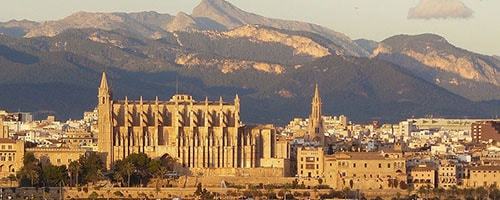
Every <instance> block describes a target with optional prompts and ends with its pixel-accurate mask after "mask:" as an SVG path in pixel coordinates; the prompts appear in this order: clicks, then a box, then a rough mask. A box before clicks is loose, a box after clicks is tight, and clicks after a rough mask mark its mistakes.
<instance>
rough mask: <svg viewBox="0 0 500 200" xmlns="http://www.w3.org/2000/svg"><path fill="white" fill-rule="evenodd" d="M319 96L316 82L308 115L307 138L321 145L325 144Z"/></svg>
mask: <svg viewBox="0 0 500 200" xmlns="http://www.w3.org/2000/svg"><path fill="white" fill-rule="evenodd" d="M321 106H322V102H321V96H320V95H319V86H318V84H316V87H315V89H314V96H313V98H312V102H311V115H310V116H309V128H308V135H307V136H308V138H307V139H309V140H313V141H318V142H319V143H320V144H321V145H322V146H324V145H325V135H324V129H323V117H322V112H321Z"/></svg>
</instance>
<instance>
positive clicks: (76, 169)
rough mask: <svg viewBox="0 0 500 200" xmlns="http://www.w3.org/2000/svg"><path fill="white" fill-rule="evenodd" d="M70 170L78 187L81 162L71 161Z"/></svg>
mask: <svg viewBox="0 0 500 200" xmlns="http://www.w3.org/2000/svg"><path fill="white" fill-rule="evenodd" d="M68 168H69V171H70V173H71V179H73V181H74V182H75V183H74V185H75V186H76V187H78V174H79V173H80V163H78V162H77V161H73V162H71V163H69V166H68Z"/></svg>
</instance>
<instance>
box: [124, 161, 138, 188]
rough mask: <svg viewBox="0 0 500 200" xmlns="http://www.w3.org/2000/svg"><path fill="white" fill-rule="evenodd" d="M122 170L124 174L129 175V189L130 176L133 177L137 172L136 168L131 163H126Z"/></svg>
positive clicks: (128, 184) (128, 185) (128, 183)
mask: <svg viewBox="0 0 500 200" xmlns="http://www.w3.org/2000/svg"><path fill="white" fill-rule="evenodd" d="M122 170H123V171H122V172H123V173H124V174H126V175H127V187H130V176H132V173H133V172H134V170H135V166H134V164H132V163H130V162H125V163H124V164H123V168H122Z"/></svg>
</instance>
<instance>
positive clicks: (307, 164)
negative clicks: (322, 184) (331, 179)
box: [297, 147, 325, 178]
mask: <svg viewBox="0 0 500 200" xmlns="http://www.w3.org/2000/svg"><path fill="white" fill-rule="evenodd" d="M324 158H325V156H324V152H323V148H316V147H299V148H298V149H297V176H298V177H302V178H313V177H314V178H322V177H323V172H324V169H323V164H324Z"/></svg>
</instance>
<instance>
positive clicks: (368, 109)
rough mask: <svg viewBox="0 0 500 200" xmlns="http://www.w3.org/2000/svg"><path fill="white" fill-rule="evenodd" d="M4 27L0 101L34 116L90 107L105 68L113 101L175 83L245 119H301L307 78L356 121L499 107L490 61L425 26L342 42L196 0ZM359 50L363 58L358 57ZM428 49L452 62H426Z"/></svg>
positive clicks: (163, 92)
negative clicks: (182, 8)
mask: <svg viewBox="0 0 500 200" xmlns="http://www.w3.org/2000/svg"><path fill="white" fill-rule="evenodd" d="M6 24H8V25H6ZM6 27H14V28H17V29H19V30H21V31H19V32H18V33H17V34H5V33H4V34H2V35H0V91H2V92H0V106H1V107H2V108H4V109H8V110H18V109H21V110H26V111H32V112H35V113H36V114H38V116H43V115H46V114H49V113H50V114H56V116H57V117H59V118H62V119H66V118H81V115H82V113H83V112H84V111H87V110H91V109H93V107H94V106H95V104H96V95H97V87H98V83H99V78H100V77H99V76H100V74H101V72H102V71H104V70H106V71H107V72H108V75H109V77H108V78H109V79H110V83H111V85H112V88H113V94H114V97H115V99H123V98H124V97H125V96H128V97H129V99H138V98H139V96H144V99H154V98H155V96H159V97H160V99H164V100H166V99H168V98H170V97H171V95H173V94H174V93H175V88H176V80H178V83H179V89H180V92H182V93H188V94H191V95H193V96H194V97H195V99H197V100H203V99H204V97H205V96H208V97H209V98H210V99H218V98H219V96H222V97H224V99H225V100H226V101H230V102H231V101H232V100H233V98H234V96H235V95H236V94H239V95H240V97H241V99H242V117H243V120H244V122H247V123H278V124H285V123H287V122H288V121H289V120H291V119H292V118H293V117H297V116H303V117H305V116H307V115H308V113H309V112H310V101H311V97H312V92H313V87H314V84H315V83H319V84H320V87H321V94H322V97H323V103H324V106H323V108H324V113H325V114H345V115H348V116H350V117H351V118H353V120H355V121H368V120H371V119H381V120H385V121H396V120H400V119H402V118H407V117H412V116H423V115H434V116H457V117H460V116H474V117H490V116H494V115H498V113H499V112H500V110H499V109H500V104H499V102H498V101H495V100H494V99H500V98H498V97H495V94H500V93H499V92H497V91H498V88H499V87H498V86H497V85H495V81H497V79H495V74H494V73H496V72H495V71H494V69H496V68H494V66H498V65H497V63H498V62H499V61H498V60H496V59H494V58H493V57H487V56H482V55H478V54H473V53H471V52H468V51H465V50H462V49H458V48H456V47H454V46H452V45H450V44H448V43H447V42H446V41H445V40H444V39H443V38H440V37H438V36H433V35H424V36H414V37H412V36H397V37H394V38H389V39H387V40H384V41H383V42H381V43H377V42H374V41H369V40H356V41H355V42H353V41H351V40H350V39H349V38H348V37H346V36H344V35H343V34H340V33H337V32H334V31H332V30H330V29H326V28H324V27H320V26H317V25H313V24H308V23H304V22H295V21H286V20H278V19H270V18H265V17H262V16H259V15H256V14H252V13H248V12H245V11H243V10H241V9H239V8H237V7H235V6H233V5H231V4H229V3H227V2H225V1H222V0H203V1H202V2H201V3H200V5H199V6H197V7H196V8H195V9H194V11H193V14H191V15H189V14H186V13H182V12H181V13H178V14H177V15H175V16H172V15H168V14H160V13H156V12H140V13H86V12H80V13H75V14H73V15H71V16H68V17H66V18H65V19H62V20H58V21H50V22H44V23H36V22H28V21H24V22H22V23H20V22H16V21H13V22H8V23H2V24H0V30H2V29H1V28H6ZM21 34H23V35H22V36H24V37H22V36H21ZM368 52H370V53H371V52H374V54H373V56H372V57H370V58H368V57H364V56H368ZM407 52H412V54H408V53H407ZM433 52H436V53H433ZM415 55H418V56H415ZM428 57H430V58H432V59H435V60H436V59H445V60H447V61H448V62H449V63H451V64H449V65H444V67H443V66H442V65H436V66H434V65H431V64H435V63H434V62H431V63H429V62H428V60H429V59H428ZM460 59H464V60H467V61H470V62H471V63H473V64H474V65H473V66H472V67H471V68H470V69H475V70H477V71H478V73H477V74H478V76H473V77H474V78H472V79H470V78H468V77H467V75H468V74H467V73H462V72H463V71H461V69H462V68H452V67H450V68H447V67H448V66H453V65H454V64H456V63H461V62H457V61H456V60H460ZM438 63H439V62H438ZM485 63H486V64H485ZM467 69H469V68H467ZM466 72H469V71H466ZM492 73H493V74H492ZM476 77H477V78H476ZM436 79H439V80H440V82H437V81H436ZM445 80H446V81H445ZM452 80H457V81H458V82H459V83H461V84H463V83H467V84H469V86H468V87H463V86H462V85H461V84H459V86H460V87H458V86H454V82H453V81H452ZM443 88H446V89H448V90H449V91H448V90H446V89H443ZM450 91H452V92H453V93H452V92H450ZM457 94H459V95H460V96H459V95H457ZM483 94H484V95H485V96H481V98H475V97H478V96H480V95H483ZM492 94H493V95H492ZM463 96H465V97H468V98H469V99H474V100H483V99H493V100H492V101H488V102H484V103H481V102H473V101H471V100H469V99H467V98H464V97H463Z"/></svg>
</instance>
